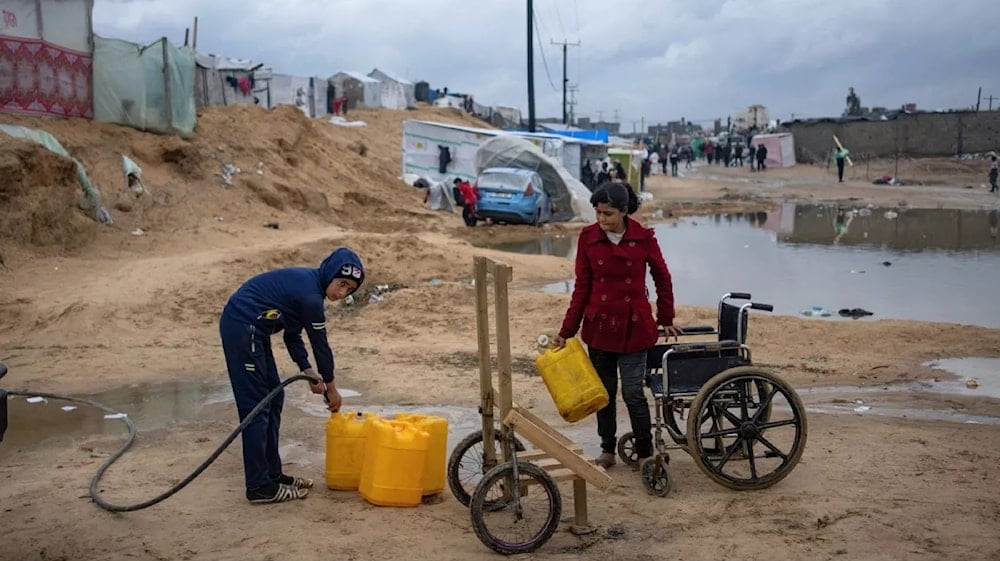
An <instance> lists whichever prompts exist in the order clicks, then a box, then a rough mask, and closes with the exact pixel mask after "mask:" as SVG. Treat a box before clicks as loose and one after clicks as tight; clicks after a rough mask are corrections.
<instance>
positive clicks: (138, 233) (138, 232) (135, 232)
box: [132, 228, 146, 236]
mask: <svg viewBox="0 0 1000 561" xmlns="http://www.w3.org/2000/svg"><path fill="white" fill-rule="evenodd" d="M145 233H146V232H143V231H142V228H136V229H135V230H132V235H133V236H142V235H144V234H145Z"/></svg>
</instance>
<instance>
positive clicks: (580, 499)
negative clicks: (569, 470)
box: [570, 479, 596, 535]
mask: <svg viewBox="0 0 1000 561" xmlns="http://www.w3.org/2000/svg"><path fill="white" fill-rule="evenodd" d="M595 530H596V528H592V527H591V526H590V521H589V520H588V516H587V482H586V481H585V480H583V479H574V480H573V527H572V528H571V529H570V531H572V532H573V533H574V534H576V535H580V534H589V533H591V532H594V531H595Z"/></svg>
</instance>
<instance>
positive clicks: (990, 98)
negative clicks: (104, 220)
mask: <svg viewBox="0 0 1000 561" xmlns="http://www.w3.org/2000/svg"><path fill="white" fill-rule="evenodd" d="M986 99H987V100H989V109H987V111H993V99H994V98H993V96H992V95H991V96H989V97H987V98H986Z"/></svg>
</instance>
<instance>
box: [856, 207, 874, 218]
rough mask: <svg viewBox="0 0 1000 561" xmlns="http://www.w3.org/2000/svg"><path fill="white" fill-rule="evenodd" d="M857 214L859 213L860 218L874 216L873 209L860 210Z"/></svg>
mask: <svg viewBox="0 0 1000 561" xmlns="http://www.w3.org/2000/svg"><path fill="white" fill-rule="evenodd" d="M857 212H858V216H871V215H872V211H871V209H868V208H861V209H858V211H857Z"/></svg>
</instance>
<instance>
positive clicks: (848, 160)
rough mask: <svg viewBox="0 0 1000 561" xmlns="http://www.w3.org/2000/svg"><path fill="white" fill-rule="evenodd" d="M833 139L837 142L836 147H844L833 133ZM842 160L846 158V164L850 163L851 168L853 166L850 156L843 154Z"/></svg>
mask: <svg viewBox="0 0 1000 561" xmlns="http://www.w3.org/2000/svg"><path fill="white" fill-rule="evenodd" d="M833 141H834V142H836V143H837V148H840V149H841V150H843V149H844V145H843V144H841V143H840V139H839V138H837V135H833ZM844 160H846V161H847V164H848V165H850V166H851V167H852V168H853V167H854V162H852V161H851V157H850V156H844Z"/></svg>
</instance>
